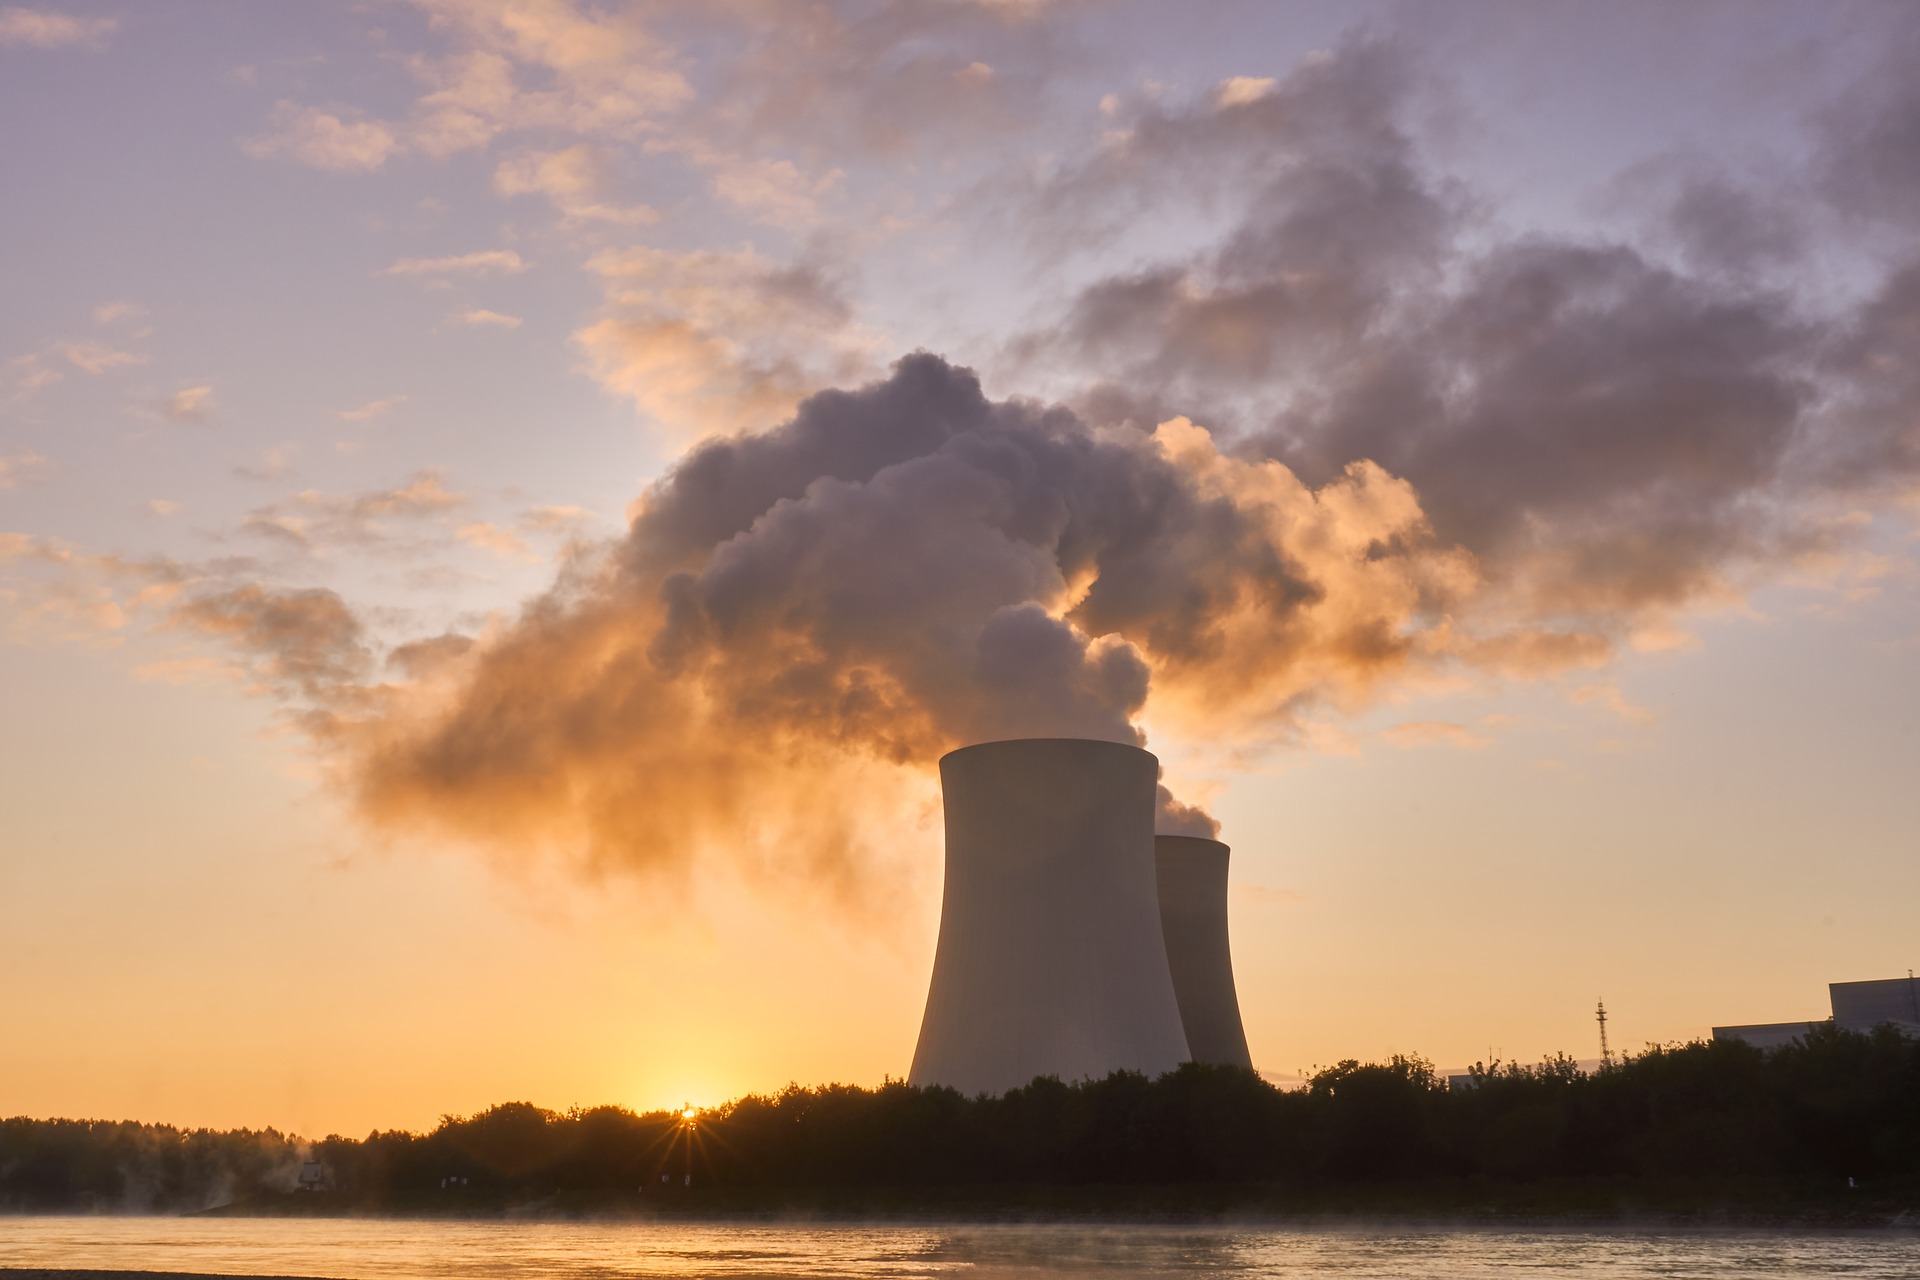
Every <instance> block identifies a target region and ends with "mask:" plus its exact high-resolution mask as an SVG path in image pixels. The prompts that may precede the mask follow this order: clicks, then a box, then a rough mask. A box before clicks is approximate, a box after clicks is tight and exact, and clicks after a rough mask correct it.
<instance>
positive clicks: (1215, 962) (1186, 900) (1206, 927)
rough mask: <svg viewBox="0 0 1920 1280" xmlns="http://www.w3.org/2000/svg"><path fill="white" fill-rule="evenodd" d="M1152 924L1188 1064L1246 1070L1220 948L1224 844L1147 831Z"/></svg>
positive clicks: (1229, 970)
mask: <svg viewBox="0 0 1920 1280" xmlns="http://www.w3.org/2000/svg"><path fill="white" fill-rule="evenodd" d="M1153 851H1154V859H1155V861H1156V862H1157V863H1158V867H1159V879H1160V927H1161V931H1162V933H1163V934H1164V935H1165V937H1166V942H1167V967H1168V968H1169V969H1171V970H1172V972H1173V991H1174V994H1175V996H1177V997H1178V998H1179V1001H1180V1022H1181V1025H1182V1026H1183V1027H1185V1029H1186V1033H1187V1048H1188V1049H1189V1050H1191V1052H1192V1055H1193V1060H1194V1061H1195V1062H1215V1063H1224V1064H1227V1065H1230V1066H1235V1067H1245V1068H1247V1069H1248V1070H1252V1069H1253V1057H1252V1055H1251V1054H1249V1053H1248V1052H1247V1033H1246V1031H1245V1030H1244V1029H1243V1028H1242V1027H1241V1025H1240V998H1239V996H1237V995H1236V994H1235V993H1234V989H1233V952H1232V950H1231V949H1230V948H1229V947H1228V946H1227V855H1228V852H1229V850H1228V849H1227V846H1226V845H1224V844H1221V843H1220V842H1219V841H1218V840H1205V839H1202V838H1200V837H1199V836H1155V837H1154V838H1153Z"/></svg>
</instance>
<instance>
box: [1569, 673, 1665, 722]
mask: <svg viewBox="0 0 1920 1280" xmlns="http://www.w3.org/2000/svg"><path fill="white" fill-rule="evenodd" d="M1567 696H1568V697H1570V698H1572V699H1573V700H1574V701H1575V702H1577V703H1579V704H1580V705H1581V706H1583V707H1589V706H1590V707H1599V708H1600V709H1601V710H1603V711H1607V712H1610V713H1612V714H1613V715H1616V716H1618V717H1620V718H1621V719H1622V720H1625V721H1626V722H1627V723H1628V724H1635V725H1639V726H1640V727H1642V728H1646V727H1648V726H1649V725H1652V724H1654V723H1656V722H1657V721H1658V720H1659V719H1660V717H1659V715H1658V714H1657V713H1656V712H1655V711H1654V710H1653V709H1652V708H1650V707H1642V706H1636V705H1635V704H1634V703H1631V702H1629V701H1627V695H1626V694H1624V693H1622V692H1620V686H1619V685H1613V684H1590V685H1586V686H1585V687H1583V688H1579V689H1575V690H1574V691H1573V692H1572V693H1570V694H1568V695H1567Z"/></svg>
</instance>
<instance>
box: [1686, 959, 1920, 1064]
mask: <svg viewBox="0 0 1920 1280" xmlns="http://www.w3.org/2000/svg"><path fill="white" fill-rule="evenodd" d="M1827 1001H1828V1004H1829V1007H1830V1008H1831V1009H1832V1011H1833V1012H1832V1014H1831V1016H1829V1017H1826V1018H1820V1019H1810V1020H1806V1021H1802V1022H1755V1023H1749V1024H1747V1025H1745V1026H1736V1027H1715V1028H1714V1029H1713V1038H1714V1039H1715V1040H1744V1041H1745V1042H1746V1043H1748V1044H1750V1045H1752V1046H1754V1047H1755V1048H1756V1049H1777V1048H1779V1047H1780V1046H1781V1045H1786V1044H1791V1043H1793V1042H1794V1041H1795V1040H1798V1039H1799V1038H1800V1037H1801V1036H1804V1035H1806V1034H1807V1033H1808V1032H1809V1031H1812V1030H1813V1029H1814V1028H1815V1027H1819V1026H1823V1025H1830V1026H1835V1027H1838V1028H1839V1029H1840V1030H1842V1031H1863V1032H1864V1031H1872V1030H1874V1029H1875V1028H1876V1027H1882V1026H1892V1027H1893V1028H1894V1029H1896V1030H1898V1031H1900V1032H1903V1033H1904V1034H1906V1035H1910V1036H1920V981H1916V980H1915V978H1914V976H1913V975H1912V974H1911V973H1909V974H1908V975H1907V976H1906V977H1904V978H1875V979H1872V980H1869V981H1866V982H1831V983H1828V984H1827Z"/></svg>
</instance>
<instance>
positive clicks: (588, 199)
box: [493, 143, 660, 226]
mask: <svg viewBox="0 0 1920 1280" xmlns="http://www.w3.org/2000/svg"><path fill="white" fill-rule="evenodd" d="M606 168H607V160H606V153H605V152H604V151H602V150H601V149H600V148H598V147H594V146H590V145H588V144H586V143H580V144H578V145H576V146H571V147H567V148H565V149H563V150H560V151H529V152H526V153H525V154H523V155H519V156H515V157H513V158H512V159H508V160H502V161H501V162H500V166H499V167H498V168H497V169H495V170H494V173H493V186H494V190H496V191H498V192H499V193H500V194H501V195H503V196H518V195H543V196H545V197H546V198H547V199H548V200H550V201H552V202H553V206H554V207H555V208H556V209H558V210H560V212H561V213H562V214H564V215H565V216H566V217H567V218H568V219H569V220H573V221H586V222H611V223H615V224H618V225H622V226H635V225H638V224H641V223H648V222H657V221H659V220H660V214H659V213H658V211H656V210H654V209H652V208H650V207H648V206H647V205H644V204H616V203H612V202H609V201H608V200H606V199H605V198H604V196H605V191H606V187H607V178H606Z"/></svg>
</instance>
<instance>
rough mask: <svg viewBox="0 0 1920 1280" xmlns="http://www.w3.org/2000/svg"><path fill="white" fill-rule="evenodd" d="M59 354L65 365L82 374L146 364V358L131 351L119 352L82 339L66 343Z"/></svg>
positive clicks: (114, 348) (104, 345)
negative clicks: (62, 357)
mask: <svg viewBox="0 0 1920 1280" xmlns="http://www.w3.org/2000/svg"><path fill="white" fill-rule="evenodd" d="M60 354H62V355H64V356H65V357H66V358H67V363H68V364H70V365H72V366H73V367H74V368H76V369H79V370H80V371H81V372H83V373H105V372H107V370H109V369H119V368H122V367H124V366H126V365H133V364H146V363H147V361H148V357H147V356H144V355H141V354H139V353H138V352H133V351H121V350H119V349H118V348H116V347H110V346H108V345H107V344H106V343H104V342H95V341H93V340H92V339H90V338H89V339H82V340H81V341H79V342H69V343H66V344H65V345H64V346H62V347H61V349H60Z"/></svg>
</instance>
